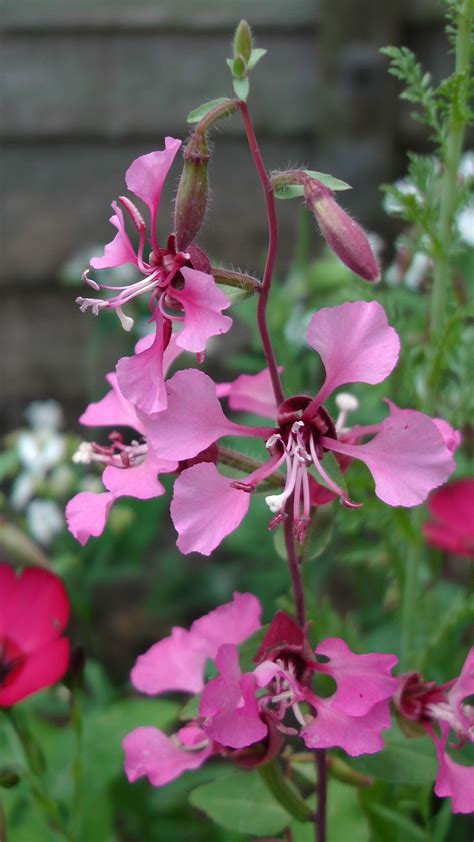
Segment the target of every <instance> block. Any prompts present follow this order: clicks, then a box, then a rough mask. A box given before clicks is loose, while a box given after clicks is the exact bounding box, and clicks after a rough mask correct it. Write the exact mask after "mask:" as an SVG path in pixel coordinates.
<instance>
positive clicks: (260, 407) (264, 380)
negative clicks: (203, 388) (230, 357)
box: [217, 366, 283, 420]
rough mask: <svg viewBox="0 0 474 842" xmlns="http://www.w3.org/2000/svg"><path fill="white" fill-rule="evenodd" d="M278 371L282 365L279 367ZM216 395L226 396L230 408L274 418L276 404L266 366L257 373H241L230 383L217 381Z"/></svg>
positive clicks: (281, 368)
mask: <svg viewBox="0 0 474 842" xmlns="http://www.w3.org/2000/svg"><path fill="white" fill-rule="evenodd" d="M278 370H279V372H280V373H281V372H282V371H283V367H282V366H280V367H279V369H278ZM217 396H218V397H219V398H228V399H229V406H230V408H231V409H234V410H237V411H238V410H240V411H242V412H253V413H254V414H255V415H261V416H262V417H263V418H271V419H272V420H274V419H275V418H276V412H277V405H276V401H275V394H274V392H273V388H272V381H271V377H270V372H269V370H268V368H264V369H263V371H260V372H259V373H258V374H241V375H240V376H239V377H237V379H236V380H234V381H233V382H232V383H219V384H218V386H217Z"/></svg>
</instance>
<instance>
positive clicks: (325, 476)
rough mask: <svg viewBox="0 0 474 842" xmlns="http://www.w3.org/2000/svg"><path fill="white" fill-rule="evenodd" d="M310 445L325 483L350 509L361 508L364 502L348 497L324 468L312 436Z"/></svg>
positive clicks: (314, 460)
mask: <svg viewBox="0 0 474 842" xmlns="http://www.w3.org/2000/svg"><path fill="white" fill-rule="evenodd" d="M309 447H310V450H311V456H312V457H313V462H314V467H315V468H316V470H317V472H318V473H319V475H320V476H321V478H322V479H323V480H324V483H325V484H326V485H327V486H328V488H330V489H331V491H333V492H334V494H337V496H338V497H340V498H341V502H342V504H343V505H344V506H346V507H347V508H349V509H359V508H360V507H361V506H362V503H353V502H352V500H350V499H349V498H348V497H347V495H346V493H345V492H344V491H343V489H342V488H340V487H339V485H337V483H335V482H334V480H332V479H331V477H330V476H329V474H328V473H327V472H326V471H325V470H324V468H323V466H322V465H321V462H320V461H319V459H318V455H317V453H316V447H315V445H314V441H313V437H312V436H311V438H310V440H309Z"/></svg>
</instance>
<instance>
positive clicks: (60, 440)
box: [10, 401, 66, 509]
mask: <svg viewBox="0 0 474 842" xmlns="http://www.w3.org/2000/svg"><path fill="white" fill-rule="evenodd" d="M25 415H26V418H27V420H28V421H29V424H30V426H31V429H30V430H23V431H22V432H20V433H19V434H18V436H17V438H16V441H15V446H16V450H17V455H18V459H19V461H20V464H21V467H22V469H23V470H22V471H21V473H20V474H19V475H18V477H17V478H16V480H15V482H14V483H13V487H12V492H11V497H10V501H11V504H12V506H13V507H14V508H15V509H23V508H24V507H25V506H26V504H27V503H28V501H29V500H30V499H31V497H32V496H33V494H34V493H35V491H36V489H37V488H38V487H39V486H40V485H41V483H42V482H43V481H44V479H45V477H46V475H47V474H48V472H49V471H50V470H51V469H52V468H54V467H55V466H56V465H57V464H58V463H59V462H61V460H62V459H64V457H65V453H66V440H65V437H64V436H63V435H62V434H61V433H59V432H58V430H59V428H60V426H61V424H62V422H63V413H62V409H61V407H60V406H59V404H58V403H57V402H56V401H35V402H34V403H32V404H30V406H29V407H28V408H27V410H26V412H25Z"/></svg>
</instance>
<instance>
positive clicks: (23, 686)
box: [0, 637, 69, 707]
mask: <svg viewBox="0 0 474 842" xmlns="http://www.w3.org/2000/svg"><path fill="white" fill-rule="evenodd" d="M68 663H69V641H68V640H67V638H65V637H60V638H59V639H58V640H52V641H50V642H49V643H47V644H46V645H45V646H43V647H42V648H41V649H37V650H36V651H34V652H32V653H31V654H30V655H29V656H28V657H27V658H26V660H25V663H24V664H23V666H22V667H21V668H20V669H19V670H18V672H17V673H16V675H15V678H14V680H13V681H12V682H11V683H8V680H7V684H6V685H5V686H4V687H0V707H9V706H10V705H15V704H17V702H20V701H21V700H22V699H25V698H26V697H27V696H31V695H32V693H37V692H38V690H43V689H44V688H45V687H49V686H50V685H51V684H56V682H57V681H60V679H61V678H62V677H63V675H64V673H65V672H66V670H67V667H68Z"/></svg>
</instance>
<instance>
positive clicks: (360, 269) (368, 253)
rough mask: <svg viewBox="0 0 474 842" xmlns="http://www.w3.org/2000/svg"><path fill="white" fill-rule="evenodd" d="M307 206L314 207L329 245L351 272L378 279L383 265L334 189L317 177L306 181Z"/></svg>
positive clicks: (367, 278)
mask: <svg viewBox="0 0 474 842" xmlns="http://www.w3.org/2000/svg"><path fill="white" fill-rule="evenodd" d="M304 196H305V200H306V206H307V207H308V208H309V210H311V211H312V212H313V213H314V215H315V217H316V221H317V223H318V225H319V230H320V231H321V234H322V235H323V237H324V239H325V240H326V242H327V244H328V246H329V248H330V249H332V251H333V252H334V254H337V256H338V257H339V259H340V260H342V262H343V263H345V265H346V266H348V267H349V269H351V270H352V272H355V273H356V275H360V277H361V278H364V279H365V280H366V281H378V280H379V278H380V269H379V266H378V263H377V260H376V259H375V256H374V253H373V251H372V249H371V247H370V243H369V241H368V239H367V235H366V234H365V232H364V231H363V229H362V228H361V227H360V225H358V224H357V222H355V220H354V219H352V217H351V216H349V214H348V213H346V211H345V210H343V209H342V208H341V206H340V205H338V203H337V202H336V200H335V198H334V194H333V192H332V190H330V189H329V188H328V187H326V186H325V185H324V184H322V183H321V182H320V181H317V180H316V179H312V178H308V179H307V180H305V182H304Z"/></svg>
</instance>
